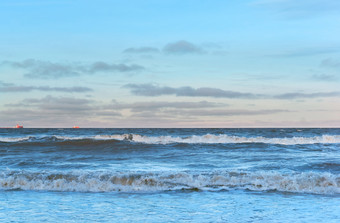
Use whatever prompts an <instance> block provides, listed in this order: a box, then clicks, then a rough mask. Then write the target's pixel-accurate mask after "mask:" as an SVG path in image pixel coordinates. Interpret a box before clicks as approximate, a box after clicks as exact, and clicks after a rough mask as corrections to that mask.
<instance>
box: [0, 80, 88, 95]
mask: <svg viewBox="0 0 340 223" xmlns="http://www.w3.org/2000/svg"><path fill="white" fill-rule="evenodd" d="M30 91H55V92H66V93H83V92H89V91H92V89H91V88H88V87H79V86H75V87H50V86H23V85H15V84H12V83H4V82H0V92H30Z"/></svg>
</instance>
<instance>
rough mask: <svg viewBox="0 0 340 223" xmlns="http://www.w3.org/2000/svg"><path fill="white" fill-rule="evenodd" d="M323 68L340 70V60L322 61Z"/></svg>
mask: <svg viewBox="0 0 340 223" xmlns="http://www.w3.org/2000/svg"><path fill="white" fill-rule="evenodd" d="M320 65H321V66H322V67H329V68H340V60H335V59H332V58H327V59H325V60H323V61H321V64H320Z"/></svg>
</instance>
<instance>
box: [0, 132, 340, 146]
mask: <svg viewBox="0 0 340 223" xmlns="http://www.w3.org/2000/svg"><path fill="white" fill-rule="evenodd" d="M83 140H93V141H98V140H106V141H107V140H112V141H130V142H136V143H144V144H171V143H186V144H219V143H220V144H228V143H265V144H281V145H298V144H334V143H340V135H322V136H314V137H285V138H268V137H262V136H258V137H242V136H230V135H226V134H220V135H213V134H206V135H192V136H187V137H179V136H170V135H168V136H145V135H139V134H118V135H95V136H77V137H76V136H49V137H34V136H27V137H12V138H9V137H1V138H0V142H37V141H45V142H46V141H83Z"/></svg>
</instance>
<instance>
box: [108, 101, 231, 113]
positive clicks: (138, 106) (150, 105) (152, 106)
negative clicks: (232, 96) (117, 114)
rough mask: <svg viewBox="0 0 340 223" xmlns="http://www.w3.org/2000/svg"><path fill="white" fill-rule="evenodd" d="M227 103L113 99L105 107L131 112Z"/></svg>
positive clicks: (209, 106)
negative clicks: (126, 101)
mask: <svg viewBox="0 0 340 223" xmlns="http://www.w3.org/2000/svg"><path fill="white" fill-rule="evenodd" d="M224 106H228V105H227V104H222V103H215V102H208V101H199V102H178V101H177V102H168V101H147V102H135V103H118V102H116V101H113V103H112V104H110V105H107V106H106V107H105V108H109V109H117V110H122V109H129V110H130V111H132V112H146V111H148V112H150V111H151V112H155V111H160V110H164V109H169V108H172V109H173V108H176V109H197V108H214V107H224Z"/></svg>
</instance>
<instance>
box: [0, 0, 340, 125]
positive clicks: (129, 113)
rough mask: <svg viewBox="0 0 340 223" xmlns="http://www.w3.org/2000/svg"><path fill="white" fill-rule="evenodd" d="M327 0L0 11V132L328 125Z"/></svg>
mask: <svg viewBox="0 0 340 223" xmlns="http://www.w3.org/2000/svg"><path fill="white" fill-rule="evenodd" d="M339 24H340V2H339V1H336V0H308V1H307V0H300V1H293V0H244V1H236V0H235V1H217V0H212V1H189V0H188V1H174V0H173V1H166V0H165V1H152V0H148V1H108V0H99V1H87V0H82V1H80V0H68V1H67V0H64V1H63V0H61V1H55V0H44V1H43V0H11V1H1V2H0V26H1V30H0V95H1V96H0V126H13V125H15V124H16V123H20V124H23V125H24V126H25V127H72V126H73V125H79V126H81V127H339V126H340V116H339V114H340V38H339V37H340V27H339Z"/></svg>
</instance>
